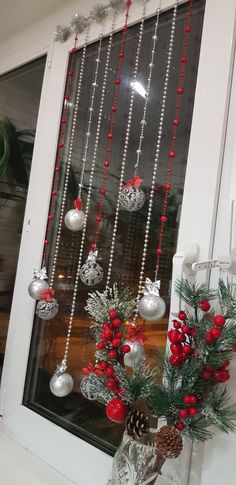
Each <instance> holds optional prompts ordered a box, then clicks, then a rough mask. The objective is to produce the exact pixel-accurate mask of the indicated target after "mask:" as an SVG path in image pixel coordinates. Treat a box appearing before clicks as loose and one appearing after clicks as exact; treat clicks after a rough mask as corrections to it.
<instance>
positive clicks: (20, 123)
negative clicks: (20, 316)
mask: <svg viewBox="0 0 236 485" xmlns="http://www.w3.org/2000/svg"><path fill="white" fill-rule="evenodd" d="M45 60H46V58H45V57H42V58H40V59H37V60H36V61H33V62H30V63H29V64H27V65H25V66H23V67H20V68H18V69H14V71H11V72H9V73H8V74H5V75H3V76H1V77H0V375H1V373H2V365H3V358H4V351H5V344H6V338H7V330H8V323H9V317H10V310H11V302H12V295H13V289H14V283H15V275H16V267H17V260H18V253H19V248H20V240H21V231H22V225H23V219H24V211H25V204H26V198H27V190H28V181H29V175H30V169H31V160H32V153H33V147H34V137H35V130H36V124H37V117H38V109H39V101H40V95H41V88H42V82H43V75H44V68H45Z"/></svg>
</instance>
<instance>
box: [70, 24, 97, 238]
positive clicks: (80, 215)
mask: <svg viewBox="0 0 236 485" xmlns="http://www.w3.org/2000/svg"><path fill="white" fill-rule="evenodd" d="M99 38H100V40H99V44H98V50H97V57H96V59H95V74H94V79H93V83H92V95H91V100H90V106H89V110H88V111H89V117H88V124H87V132H86V134H85V147H84V153H83V159H82V162H83V163H82V168H81V174H80V181H79V185H78V196H77V199H76V200H75V201H74V209H71V210H70V211H69V212H67V214H66V216H65V225H66V227H67V228H68V229H70V230H71V231H80V230H81V229H83V227H84V223H85V214H84V212H83V210H81V208H82V197H81V196H82V188H83V181H84V172H85V167H86V163H87V155H88V148H89V139H90V136H91V125H92V120H93V112H94V100H95V94H96V89H97V87H98V84H97V80H98V72H99V64H100V57H101V48H102V40H103V33H102V32H101V33H100V36H99Z"/></svg>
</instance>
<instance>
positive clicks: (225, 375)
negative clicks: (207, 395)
mask: <svg viewBox="0 0 236 485" xmlns="http://www.w3.org/2000/svg"><path fill="white" fill-rule="evenodd" d="M229 378H230V374H229V371H228V370H223V371H222V372H221V377H220V382H226V381H228V380H229Z"/></svg>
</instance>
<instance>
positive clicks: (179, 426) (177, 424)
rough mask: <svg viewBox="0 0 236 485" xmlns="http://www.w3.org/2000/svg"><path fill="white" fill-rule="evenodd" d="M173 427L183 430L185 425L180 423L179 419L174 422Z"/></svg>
mask: <svg viewBox="0 0 236 485" xmlns="http://www.w3.org/2000/svg"><path fill="white" fill-rule="evenodd" d="M175 428H176V429H177V430H178V431H183V430H184V428H185V425H184V423H181V421H178V422H177V423H175Z"/></svg>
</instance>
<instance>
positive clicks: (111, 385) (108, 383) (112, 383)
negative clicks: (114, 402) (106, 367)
mask: <svg viewBox="0 0 236 485" xmlns="http://www.w3.org/2000/svg"><path fill="white" fill-rule="evenodd" d="M106 386H107V388H108V389H114V382H113V381H110V380H109V381H107V383H106Z"/></svg>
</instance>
